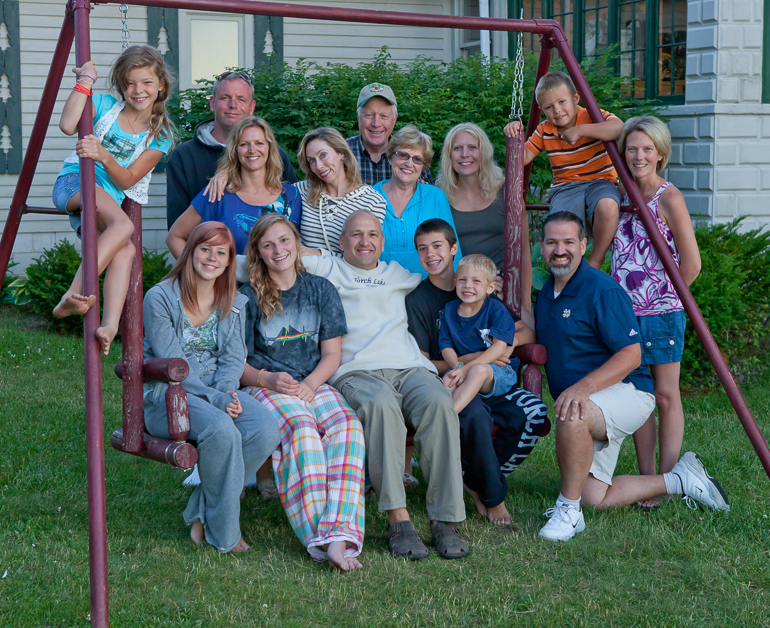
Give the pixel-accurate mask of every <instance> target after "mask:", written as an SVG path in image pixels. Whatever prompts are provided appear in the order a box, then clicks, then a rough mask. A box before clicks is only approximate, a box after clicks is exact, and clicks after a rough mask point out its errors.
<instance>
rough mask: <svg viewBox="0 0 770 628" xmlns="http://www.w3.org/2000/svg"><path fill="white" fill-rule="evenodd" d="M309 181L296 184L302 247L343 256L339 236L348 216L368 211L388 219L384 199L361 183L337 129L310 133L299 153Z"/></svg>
mask: <svg viewBox="0 0 770 628" xmlns="http://www.w3.org/2000/svg"><path fill="white" fill-rule="evenodd" d="M297 159H298V160H299V166H300V168H302V172H304V173H305V175H306V176H307V179H306V180H305V181H300V182H299V183H297V184H296V186H295V187H296V188H297V189H298V190H299V193H300V196H301V197H302V224H301V226H300V233H301V236H302V244H303V245H304V246H306V247H309V248H313V249H318V250H320V251H321V253H331V254H334V255H341V254H342V250H341V249H340V234H341V233H342V228H343V226H344V225H345V221H346V220H347V218H348V216H350V215H351V214H352V213H353V212H356V211H358V210H361V209H368V210H369V211H370V212H372V213H373V214H374V215H375V216H376V217H377V219H378V220H379V221H380V222H382V221H383V220H385V207H386V202H385V199H384V198H383V197H382V195H380V194H379V193H378V192H375V191H374V189H373V188H372V187H371V186H370V185H364V184H363V183H362V182H361V175H360V173H359V170H358V162H357V161H356V159H355V157H354V156H353V153H352V152H351V150H350V147H349V146H348V144H347V142H345V138H344V137H342V134H341V133H340V132H339V131H337V130H336V129H332V128H330V127H325V126H324V127H320V128H318V129H313V130H312V131H309V132H308V133H307V134H306V135H305V137H304V138H302V142H301V144H300V147H299V153H298V154H297Z"/></svg>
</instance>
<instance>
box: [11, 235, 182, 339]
mask: <svg viewBox="0 0 770 628" xmlns="http://www.w3.org/2000/svg"><path fill="white" fill-rule="evenodd" d="M80 261H81V259H80V253H78V251H77V249H76V248H75V245H74V244H72V242H70V241H69V240H60V241H59V242H57V243H56V244H55V245H54V246H53V247H52V248H50V249H44V250H43V253H42V254H41V255H40V257H38V258H35V259H34V260H33V261H32V263H31V264H30V265H29V266H28V267H27V270H26V271H25V276H24V277H23V278H19V279H17V280H16V281H14V282H13V284H12V288H13V294H14V302H15V303H17V304H21V303H25V302H30V303H31V304H32V309H33V311H34V312H35V313H36V314H38V315H39V316H41V317H43V318H44V319H46V320H49V321H51V322H52V323H53V324H54V326H55V328H56V329H57V330H59V331H61V332H69V333H75V334H82V333H83V318H82V317H80V316H68V317H67V318H61V319H57V318H54V316H53V309H54V307H56V305H57V304H58V303H59V301H60V300H61V297H62V295H63V294H64V293H65V292H66V291H67V290H68V289H69V287H70V284H72V279H73V278H74V276H75V273H76V272H77V269H78V266H80ZM170 269H171V266H170V265H169V263H168V261H167V260H166V255H165V253H155V252H153V251H148V250H147V249H145V250H144V254H143V255H142V272H143V286H142V288H143V291H144V293H146V292H147V290H149V289H150V288H151V287H152V286H154V285H155V284H156V283H158V282H159V281H160V280H161V279H162V278H163V277H164V276H165V275H166V274H167V273H168V271H169V270H170ZM103 288H104V275H103V274H102V276H101V277H100V278H99V293H100V303H101V295H102V294H103Z"/></svg>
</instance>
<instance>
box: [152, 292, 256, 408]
mask: <svg viewBox="0 0 770 628" xmlns="http://www.w3.org/2000/svg"><path fill="white" fill-rule="evenodd" d="M248 301H249V300H248V298H247V297H246V296H245V295H243V294H241V293H239V292H236V293H235V301H234V302H233V309H232V310H231V312H230V315H229V316H228V317H227V318H224V319H222V318H220V319H219V332H218V335H217V346H218V349H217V351H215V352H213V353H214V355H213V356H212V357H211V358H209V359H207V360H205V361H204V362H203V363H201V362H199V361H198V360H189V359H188V358H187V357H186V356H185V353H184V349H183V348H182V347H183V341H182V331H183V326H182V323H183V322H184V308H183V307H182V297H181V295H180V292H179V283H178V282H177V281H174V282H172V281H171V280H170V279H167V280H165V281H162V282H160V283H159V284H157V285H156V286H153V287H152V288H150V290H149V291H148V292H147V294H146V295H145V297H144V357H145V359H149V358H182V359H183V360H186V361H187V363H188V364H189V365H190V374H189V375H188V376H187V379H186V380H184V381H183V382H182V388H184V389H185V391H187V393H188V394H191V395H195V396H197V397H200V398H201V399H203V400H205V401H207V402H209V403H210V404H211V405H213V406H214V407H216V408H219V409H220V410H222V411H225V409H226V408H227V404H228V403H230V402H231V401H232V400H233V398H232V396H231V395H229V394H228V393H227V392H225V391H227V390H238V388H239V386H240V379H241V375H243V368H244V364H245V362H246V343H245V342H244V336H245V330H246V317H245V313H246V305H247V304H248ZM167 388H168V384H166V383H162V382H158V383H157V384H156V385H155V388H154V389H153V390H151V391H149V392H148V393H147V396H148V398H149V401H151V402H152V403H155V404H157V403H162V401H163V398H164V395H165V392H166V389H167Z"/></svg>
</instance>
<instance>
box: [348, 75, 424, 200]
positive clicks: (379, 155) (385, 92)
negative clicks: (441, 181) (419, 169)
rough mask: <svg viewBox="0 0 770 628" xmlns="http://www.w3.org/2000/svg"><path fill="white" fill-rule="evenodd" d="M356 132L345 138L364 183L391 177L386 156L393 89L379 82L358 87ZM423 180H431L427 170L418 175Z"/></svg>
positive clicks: (393, 121) (393, 116)
mask: <svg viewBox="0 0 770 628" xmlns="http://www.w3.org/2000/svg"><path fill="white" fill-rule="evenodd" d="M356 116H357V117H358V131H359V133H360V134H359V135H355V136H353V137H349V138H348V139H347V143H348V146H350V149H351V150H352V151H353V155H355V157H356V161H357V162H358V166H359V168H360V170H361V179H362V180H363V182H364V183H367V184H369V185H374V184H375V183H379V182H380V181H386V180H387V179H390V177H391V168H390V162H389V161H388V159H387V157H385V151H386V150H387V149H388V142H389V141H390V136H391V134H392V133H393V127H395V126H396V120H397V119H398V104H397V102H396V96H395V94H394V93H393V90H392V89H391V88H390V87H389V86H388V85H383V84H382V83H370V84H369V85H367V86H366V87H364V88H363V89H362V90H361V93H360V94H359V95H358V103H357V104H356ZM421 179H422V181H423V182H424V183H433V177H431V174H430V170H428V169H425V170H423V173H422V175H421Z"/></svg>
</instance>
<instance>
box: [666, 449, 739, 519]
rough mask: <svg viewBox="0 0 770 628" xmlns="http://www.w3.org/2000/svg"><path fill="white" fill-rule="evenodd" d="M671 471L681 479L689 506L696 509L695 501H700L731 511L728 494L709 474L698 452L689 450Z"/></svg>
mask: <svg viewBox="0 0 770 628" xmlns="http://www.w3.org/2000/svg"><path fill="white" fill-rule="evenodd" d="M671 473H674V474H675V475H677V476H678V477H679V479H680V480H681V482H682V492H683V493H684V497H682V499H683V500H684V501H685V502H686V503H687V506H688V507H689V508H692V509H693V510H696V509H697V508H698V506H697V505H696V503H695V502H700V503H701V504H703V505H704V506H708V507H709V508H713V509H714V510H721V511H724V512H729V511H730V502H728V501H727V495H726V494H725V492H724V490H723V489H722V487H721V486H720V485H719V482H717V481H716V480H715V479H714V478H712V477H711V476H710V475H709V474H708V472H707V471H706V467H705V466H703V462H702V461H701V459H700V458H699V457H698V454H694V453H692V452H691V451H688V452H687V453H686V454H685V455H684V456H682V457H681V458H680V459H679V462H677V463H676V464H675V465H674V468H673V469H671Z"/></svg>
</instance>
